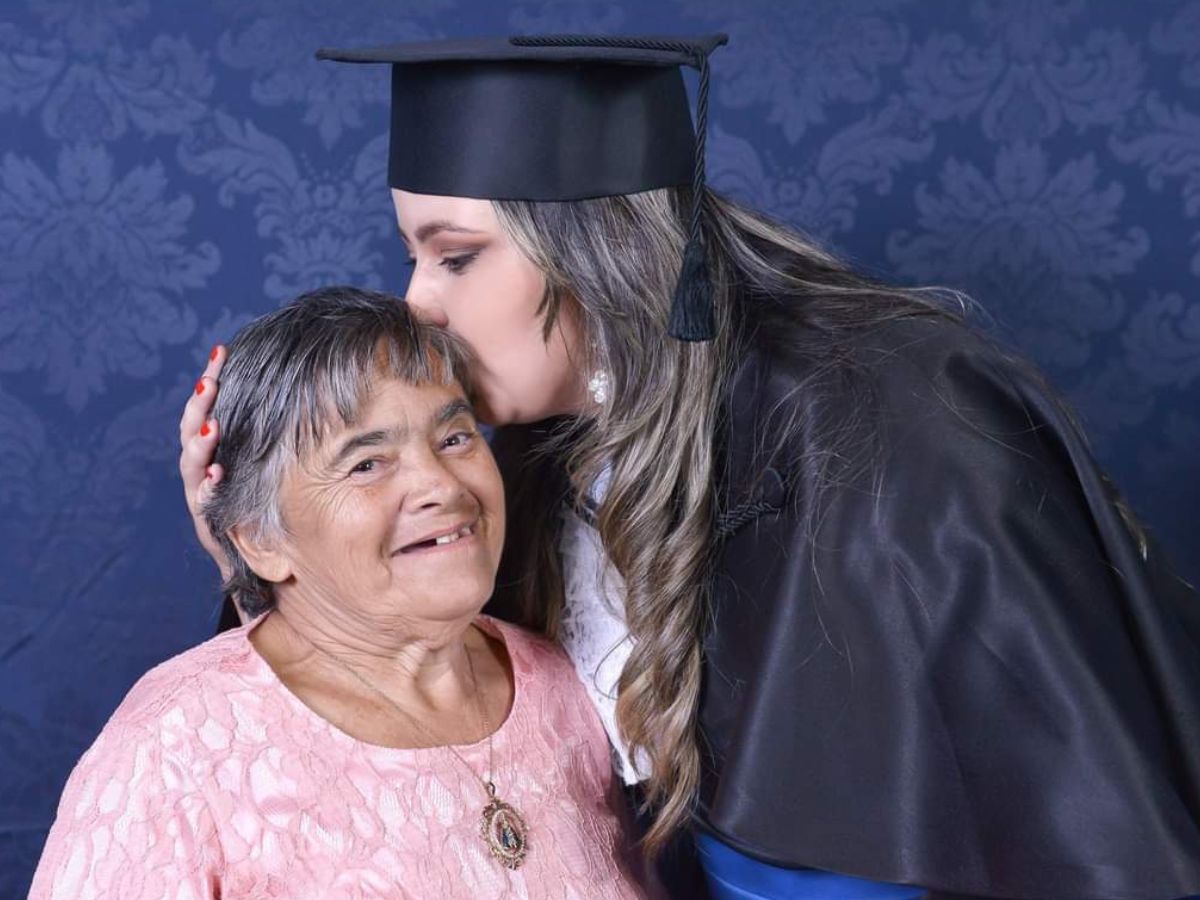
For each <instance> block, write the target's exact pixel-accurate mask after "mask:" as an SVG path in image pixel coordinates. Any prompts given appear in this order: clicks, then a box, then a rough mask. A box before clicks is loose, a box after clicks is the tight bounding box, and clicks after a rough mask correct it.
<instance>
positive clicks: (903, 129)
mask: <svg viewBox="0 0 1200 900" xmlns="http://www.w3.org/2000/svg"><path fill="white" fill-rule="evenodd" d="M709 30H724V31H727V32H729V34H730V35H731V42H730V45H729V47H727V48H726V49H723V50H721V51H719V52H718V53H717V55H716V56H715V57H714V60H713V85H714V96H713V103H712V112H711V121H712V123H713V126H712V131H711V138H710V144H709V146H710V148H711V150H710V181H711V182H712V183H713V184H714V185H715V186H716V187H717V188H719V189H721V190H724V191H726V192H728V193H731V194H733V195H735V196H737V197H739V198H741V199H744V200H747V201H749V202H751V203H753V204H756V205H758V206H760V207H762V208H764V209H766V210H769V211H770V212H773V213H775V214H777V215H778V216H781V217H783V218H785V219H787V220H789V221H791V222H793V223H795V224H796V225H798V226H800V227H802V228H804V229H806V230H807V231H808V232H810V233H811V234H813V235H814V236H816V237H818V238H820V239H821V240H823V241H826V242H829V243H830V244H832V245H833V246H834V247H836V248H838V249H839V250H840V251H841V252H843V253H845V254H847V255H848V256H849V257H851V258H852V259H854V260H855V261H856V262H857V263H858V264H859V265H861V266H863V267H864V268H867V269H869V270H871V271H873V272H875V273H878V274H882V275H885V276H887V277H892V278H897V279H901V280H904V281H907V282H922V283H929V282H933V283H938V284H944V285H951V286H954V287H958V288H963V289H965V290H967V291H969V292H970V293H971V294H972V295H973V296H974V297H975V298H976V299H977V300H978V301H979V302H980V304H981V305H982V307H983V308H984V309H985V310H986V311H987V313H988V314H989V315H990V316H991V317H992V318H993V319H994V320H995V321H994V327H995V328H996V329H997V331H998V332H999V333H1000V334H1001V335H1003V336H1005V337H1007V338H1008V339H1010V340H1011V341H1013V342H1015V343H1016V344H1017V345H1019V346H1020V347H1022V348H1023V349H1024V350H1025V351H1026V352H1028V353H1029V354H1030V355H1032V356H1033V357H1034V358H1035V359H1036V360H1037V361H1038V362H1039V363H1040V364H1041V365H1042V366H1043V367H1044V368H1045V370H1046V371H1047V372H1048V374H1049V375H1050V377H1051V378H1052V380H1053V381H1054V382H1055V383H1056V384H1057V385H1059V386H1060V387H1061V388H1062V390H1063V391H1064V392H1065V393H1066V394H1067V395H1068V396H1069V397H1070V398H1071V399H1072V400H1073V401H1074V403H1075V404H1076V405H1077V407H1078V409H1079V411H1080V412H1081V414H1082V417H1083V420H1084V422H1085V424H1086V427H1087V430H1088V431H1089V433H1090V435H1091V438H1092V440H1093V441H1094V445H1095V448H1096V452H1097V454H1098V455H1099V456H1100V457H1101V459H1102V460H1103V461H1104V462H1105V464H1106V465H1107V466H1108V467H1109V469H1110V470H1111V472H1112V473H1113V475H1114V477H1115V478H1116V480H1117V482H1118V484H1119V485H1120V486H1121V487H1122V489H1123V490H1124V491H1125V493H1126V494H1127V495H1128V497H1129V499H1130V500H1131V502H1132V503H1133V505H1134V506H1135V508H1136V509H1137V510H1138V511H1139V512H1140V513H1141V515H1142V516H1143V517H1144V518H1145V519H1146V521H1147V522H1148V523H1149V524H1150V526H1151V527H1152V528H1153V529H1154V530H1155V531H1156V532H1157V534H1158V536H1159V538H1160V540H1161V541H1162V542H1163V543H1164V544H1165V545H1166V547H1167V548H1168V550H1169V552H1170V553H1171V554H1172V555H1173V556H1174V558H1175V560H1176V563H1177V565H1178V566H1179V568H1180V569H1181V570H1182V571H1183V572H1185V573H1186V574H1188V575H1189V576H1190V577H1192V578H1193V579H1196V578H1197V577H1200V536H1198V535H1197V531H1196V528H1195V525H1194V519H1193V518H1192V516H1194V515H1195V510H1196V509H1197V508H1200V458H1198V454H1197V449H1198V448H1200V291H1198V290H1197V288H1198V287H1200V90H1198V89H1200V0H1143V2H1138V3H1134V2H1129V0H1087V2H1085V0H758V2H747V0H655V2H647V0H638V2H634V0H612V2H605V0H539V2H520V3H507V4H505V3H499V2H493V0H404V2H387V0H340V2H337V3H331V2H325V0H209V2H205V3H189V4H178V3H156V4H151V3H150V2H149V0H5V2H4V4H3V6H2V7H0V586H2V587H0V687H2V690H0V896H4V897H15V896H19V895H21V894H22V893H23V892H24V890H25V888H26V886H27V884H28V879H29V877H30V874H31V872H32V867H33V865H34V863H35V861H36V858H37V856H38V853H39V851H40V848H41V844H42V841H43V839H44V836H45V830H46V828H47V827H48V825H49V823H50V821H51V819H52V816H53V813H54V806H55V802H56V799H57V796H58V793H59V791H60V789H61V786H62V783H63V781H64V779H65V777H66V775H67V773H68V771H69V769H70V767H71V766H72V764H73V763H74V762H75V760H76V759H77V757H78V755H79V754H80V752H81V751H82V750H83V749H84V748H85V747H86V746H87V745H88V743H89V742H90V741H91V740H92V738H93V737H94V736H95V734H96V732H97V731H98V730H99V728H100V726H101V725H102V724H103V722H104V721H105V719H106V717H107V716H108V715H109V713H111V711H112V710H113V708H114V706H115V705H116V703H117V702H118V701H119V700H120V698H121V697H122V695H123V694H124V692H125V691H126V690H127V689H128V687H129V685H130V684H131V683H132V682H133V681H134V680H135V679H136V678H137V677H138V676H139V675H140V674H141V673H142V672H143V671H144V670H145V669H147V668H148V667H150V666H151V665H153V664H155V663H157V662H159V661H160V660H162V659H164V658H166V657H168V656H170V655H172V654H174V653H176V652H178V651H180V650H182V649H184V648H186V647H188V646H189V645H191V644H194V643H196V642H198V641H199V640H201V639H203V638H205V637H207V636H208V635H209V634H211V632H212V630H213V626H214V623H215V615H216V609H217V602H218V598H217V592H216V587H217V583H216V575H215V572H214V570H213V568H212V566H211V565H210V564H209V563H208V561H207V560H206V558H205V557H204V556H203V554H202V553H201V552H200V550H199V549H198V547H197V545H196V544H195V542H194V539H193V538H192V535H191V526H190V523H189V520H188V518H187V516H186V514H185V511H184V506H183V501H182V497H181V491H180V487H179V484H178V481H177V476H176V472H175V465H176V454H177V437H176V425H177V421H178V415H179V411H180V409H181V407H182V404H183V402H184V399H185V398H186V396H187V393H188V391H189V390H190V389H191V385H192V383H193V381H194V379H195V377H196V375H197V374H198V372H199V371H200V370H201V367H202V362H203V360H204V357H205V355H206V354H207V352H208V349H209V347H210V346H211V345H212V343H213V342H214V341H216V340H219V339H223V338H227V337H228V336H229V335H230V334H231V333H232V332H233V330H234V329H235V328H236V327H237V326H238V325H239V324H240V323H241V322H244V321H245V320H246V319H247V318H248V317H250V316H252V315H254V314H256V313H259V312H262V311H265V310H267V309H269V308H271V307H272V306H273V305H275V304H277V303H279V302H280V301H283V300H285V299H287V298H289V297H291V296H292V295H294V294H296V293H297V292H299V291H302V290H305V289H308V288H311V287H314V286H316V285H319V284H324V283H329V282H355V283H359V284H364V285H369V286H372V287H384V288H388V289H391V290H393V291H397V292H402V291H403V286H404V278H405V269H404V266H403V258H404V252H403V249H402V247H401V244H400V242H399V240H398V239H397V237H396V235H395V234H394V233H393V232H394V225H393V222H392V217H391V210H390V207H389V202H388V195H387V190H386V187H385V179H384V166H385V160H384V152H385V147H386V137H385V127H386V122H385V103H386V85H387V79H386V77H385V75H384V72H383V71H382V70H370V69H366V68H358V67H341V66H334V65H331V64H320V63H317V62H316V61H315V60H314V59H313V56H312V52H313V50H314V49H315V48H316V47H317V46H319V45H322V44H334V45H336V44H355V43H367V42H379V41H383V40H402V39H414V38H426V37H434V36H450V35H470V34H488V33H520V32H534V31H559V32H561V31H592V32H651V33H672V32H687V31H709Z"/></svg>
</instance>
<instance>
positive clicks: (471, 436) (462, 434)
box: [442, 431, 475, 449]
mask: <svg viewBox="0 0 1200 900" xmlns="http://www.w3.org/2000/svg"><path fill="white" fill-rule="evenodd" d="M454 438H462V439H463V441H462V443H461V444H459V445H457V446H461V447H465V446H467V445H469V444H470V443H471V441H473V440H475V432H474V431H456V432H454V434H452V435H450V436H449V437H448V438H446V440H444V441H442V447H443V448H447V449H448V448H449V442H450V441H451V440H453V439H454Z"/></svg>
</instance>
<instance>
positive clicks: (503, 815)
mask: <svg viewBox="0 0 1200 900" xmlns="http://www.w3.org/2000/svg"><path fill="white" fill-rule="evenodd" d="M479 826H480V827H479V831H480V834H482V835H483V840H484V843H486V844H487V845H488V850H490V851H491V853H492V856H494V857H495V858H496V859H497V861H499V863H500V864H501V865H502V866H504V867H505V868H507V869H519V868H520V867H521V863H523V862H524V861H525V854H526V852H527V851H528V850H529V838H528V828H527V826H526V825H525V820H524V819H522V818H521V814H520V813H519V812H517V811H516V810H515V809H513V808H512V807H511V806H509V805H508V804H507V803H505V802H504V801H503V800H500V799H498V798H497V797H496V796H495V795H493V796H492V802H491V803H489V804H488V805H487V806H485V807H484V808H483V816H482V818H481V819H480V823H479Z"/></svg>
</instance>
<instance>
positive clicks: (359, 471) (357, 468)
mask: <svg viewBox="0 0 1200 900" xmlns="http://www.w3.org/2000/svg"><path fill="white" fill-rule="evenodd" d="M378 462H379V460H378V459H376V458H375V457H371V458H370V459H364V460H360V461H359V462H356V463H355V464H354V465H353V466H352V467H351V468H350V474H351V475H363V474H367V473H369V472H372V471H374V469H375V464H376V463H378ZM368 465H369V466H370V467H371V468H370V469H365V468H363V467H364V466H368Z"/></svg>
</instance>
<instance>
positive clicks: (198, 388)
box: [196, 378, 204, 394]
mask: <svg viewBox="0 0 1200 900" xmlns="http://www.w3.org/2000/svg"><path fill="white" fill-rule="evenodd" d="M196 393H197V394H203V393H204V379H203V378H201V379H200V380H199V381H197V382H196Z"/></svg>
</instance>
